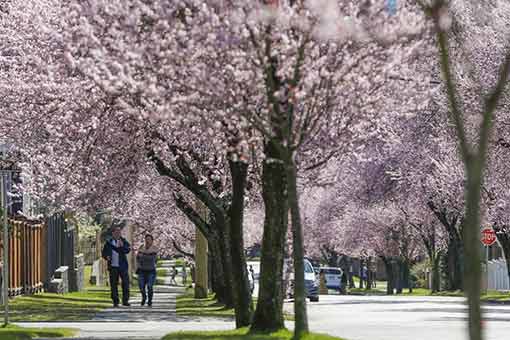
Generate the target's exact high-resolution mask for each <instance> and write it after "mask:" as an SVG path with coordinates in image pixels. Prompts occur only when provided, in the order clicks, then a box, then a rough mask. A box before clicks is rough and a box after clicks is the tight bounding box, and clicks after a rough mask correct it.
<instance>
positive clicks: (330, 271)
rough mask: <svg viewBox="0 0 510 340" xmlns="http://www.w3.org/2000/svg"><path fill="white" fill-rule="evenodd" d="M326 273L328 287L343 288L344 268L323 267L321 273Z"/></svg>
mask: <svg viewBox="0 0 510 340" xmlns="http://www.w3.org/2000/svg"><path fill="white" fill-rule="evenodd" d="M322 273H324V276H325V277H324V278H325V280H326V287H328V289H336V290H338V291H340V289H341V288H342V275H343V274H344V273H343V271H342V269H340V268H335V267H321V269H320V275H321V274H322Z"/></svg>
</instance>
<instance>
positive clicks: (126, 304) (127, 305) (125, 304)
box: [122, 302, 131, 307]
mask: <svg viewBox="0 0 510 340" xmlns="http://www.w3.org/2000/svg"><path fill="white" fill-rule="evenodd" d="M122 305H123V306H126V307H129V306H131V304H130V303H129V302H125V303H123V304H122Z"/></svg>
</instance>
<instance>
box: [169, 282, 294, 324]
mask: <svg viewBox="0 0 510 340" xmlns="http://www.w3.org/2000/svg"><path fill="white" fill-rule="evenodd" d="M256 307H257V300H256V299H254V300H253V308H256ZM176 311H177V315H193V316H209V317H226V318H234V317H235V310H234V309H233V308H226V307H225V306H224V305H223V304H221V303H219V302H218V301H216V299H215V298H214V294H209V295H208V296H207V298H205V299H195V297H194V290H193V289H192V288H188V289H186V293H185V294H183V295H181V296H178V297H177V308H176ZM283 317H284V318H285V320H287V321H294V315H293V314H289V313H286V312H284V313H283Z"/></svg>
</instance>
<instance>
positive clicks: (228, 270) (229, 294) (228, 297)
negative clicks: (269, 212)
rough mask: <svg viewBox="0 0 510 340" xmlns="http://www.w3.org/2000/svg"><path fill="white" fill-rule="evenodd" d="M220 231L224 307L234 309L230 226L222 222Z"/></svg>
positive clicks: (226, 222)
mask: <svg viewBox="0 0 510 340" xmlns="http://www.w3.org/2000/svg"><path fill="white" fill-rule="evenodd" d="M217 227H219V229H220V250H221V261H222V263H223V281H224V284H225V302H224V303H225V307H226V308H234V295H233V293H234V290H233V288H232V255H231V252H230V225H229V222H228V221H224V223H223V225H221V226H219V225H218V226H217Z"/></svg>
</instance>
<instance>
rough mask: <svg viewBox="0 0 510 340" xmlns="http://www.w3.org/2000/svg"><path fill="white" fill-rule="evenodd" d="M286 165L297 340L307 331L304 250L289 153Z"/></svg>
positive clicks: (293, 171) (295, 334)
mask: <svg viewBox="0 0 510 340" xmlns="http://www.w3.org/2000/svg"><path fill="white" fill-rule="evenodd" d="M286 165H287V178H288V194H289V205H290V212H291V219H292V241H293V242H292V245H293V253H294V318H295V323H294V339H295V340H297V339H301V337H302V336H303V335H304V334H306V333H308V317H307V314H306V286H305V262H304V257H305V250H304V240H303V238H304V235H303V228H302V225H301V216H300V212H299V196H298V191H297V173H296V166H295V164H294V160H293V159H292V156H291V155H289V158H288V159H287V164H286Z"/></svg>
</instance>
